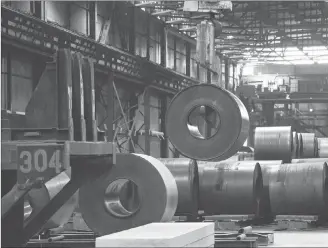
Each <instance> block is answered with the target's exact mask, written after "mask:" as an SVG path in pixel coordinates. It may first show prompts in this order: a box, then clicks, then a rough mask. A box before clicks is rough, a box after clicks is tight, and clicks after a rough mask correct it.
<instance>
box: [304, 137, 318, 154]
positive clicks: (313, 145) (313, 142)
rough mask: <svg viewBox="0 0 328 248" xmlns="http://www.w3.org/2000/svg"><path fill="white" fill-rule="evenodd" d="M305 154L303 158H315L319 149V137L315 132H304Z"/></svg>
mask: <svg viewBox="0 0 328 248" xmlns="http://www.w3.org/2000/svg"><path fill="white" fill-rule="evenodd" d="M302 139H303V156H302V158H315V157H316V153H317V152H316V150H317V139H316V137H315V134H314V133H302Z"/></svg>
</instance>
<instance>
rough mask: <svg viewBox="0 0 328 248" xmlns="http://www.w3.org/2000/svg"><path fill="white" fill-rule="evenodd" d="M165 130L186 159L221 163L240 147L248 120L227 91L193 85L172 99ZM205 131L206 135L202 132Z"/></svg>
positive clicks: (244, 111) (242, 106)
mask: <svg viewBox="0 0 328 248" xmlns="http://www.w3.org/2000/svg"><path fill="white" fill-rule="evenodd" d="M195 96H197V97H195ZM198 117H200V118H202V120H200V119H199V118H198ZM165 127H166V134H167V136H168V138H169V139H170V142H171V143H172V145H173V146H174V147H175V148H176V149H177V150H178V151H179V152H180V153H181V154H182V155H184V156H185V157H188V158H192V159H195V160H215V161H221V160H224V159H227V158H229V157H231V156H232V155H234V154H236V153H237V152H238V150H239V149H240V148H241V147H242V146H243V144H244V142H245V140H246V139H247V136H248V131H249V117H248V113H247V110H246V108H245V106H244V105H243V104H242V102H241V101H240V100H239V99H238V98H237V97H236V96H235V95H234V94H232V93H230V92H229V91H227V90H224V89H222V88H220V87H218V86H215V85H213V84H202V85H193V86H190V87H187V88H186V89H184V90H182V91H180V92H179V93H178V94H177V95H175V97H174V98H173V99H172V101H171V103H170V105H169V107H168V110H167V112H166V123H165ZM204 129H206V132H207V133H208V134H209V135H205V133H206V132H205V133H204V132H202V131H201V130H204ZM208 136H210V137H208ZM222 141H224V142H222Z"/></svg>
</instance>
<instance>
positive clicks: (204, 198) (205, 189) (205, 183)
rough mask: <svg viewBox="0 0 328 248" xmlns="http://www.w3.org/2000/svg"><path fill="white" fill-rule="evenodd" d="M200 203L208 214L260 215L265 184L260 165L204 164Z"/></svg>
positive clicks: (249, 163) (236, 163)
mask: <svg viewBox="0 0 328 248" xmlns="http://www.w3.org/2000/svg"><path fill="white" fill-rule="evenodd" d="M198 164H202V166H203V172H202V175H201V177H202V179H200V181H201V182H202V183H201V185H200V201H201V207H202V210H204V212H205V213H206V214H209V215H216V214H234V215H240V214H258V207H259V200H260V197H261V192H262V187H263V182H262V173H261V167H260V165H259V164H258V163H257V162H253V163H252V162H251V161H247V162H204V161H201V162H200V161H198Z"/></svg>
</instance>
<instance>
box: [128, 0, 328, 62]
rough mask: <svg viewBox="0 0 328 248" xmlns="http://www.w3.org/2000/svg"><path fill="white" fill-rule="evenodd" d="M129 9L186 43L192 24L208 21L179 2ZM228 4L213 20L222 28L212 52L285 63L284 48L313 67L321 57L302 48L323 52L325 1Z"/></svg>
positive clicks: (327, 43)
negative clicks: (166, 27) (155, 19)
mask: <svg viewBox="0 0 328 248" xmlns="http://www.w3.org/2000/svg"><path fill="white" fill-rule="evenodd" d="M134 3H135V6H138V7H140V8H144V9H145V10H147V11H149V12H150V13H151V15H153V16H157V17H159V18H161V19H162V20H164V21H165V22H166V24H167V25H171V26H173V27H176V28H178V29H179V30H180V32H181V33H185V34H187V35H188V36H190V37H196V25H197V23H199V22H200V21H201V20H203V19H204V18H209V15H208V14H207V13H201V12H198V13H197V12H184V11H183V6H184V1H135V2H134ZM232 3H233V7H232V11H231V10H220V11H218V13H215V14H214V19H215V20H217V21H218V22H220V24H221V26H222V27H221V28H222V30H221V34H220V35H219V36H218V37H217V38H216V48H217V51H218V52H220V53H221V54H223V55H224V56H227V57H229V58H230V59H232V60H234V61H239V62H249V61H257V62H259V61H265V62H267V63H269V62H275V61H281V62H287V63H288V62H289V60H288V59H287V57H286V56H285V52H286V49H287V48H289V47H294V48H295V49H296V50H298V51H299V52H300V55H299V56H302V58H304V59H308V60H313V61H315V60H316V59H317V58H319V57H320V56H322V55H311V51H307V50H306V49H305V48H307V47H314V46H322V47H325V48H326V49H328V3H327V2H325V1H290V2H288V1H250V2H246V1H238V2H237V1H236V2H232ZM212 19H213V15H212ZM326 51H327V50H326ZM327 60H328V59H327Z"/></svg>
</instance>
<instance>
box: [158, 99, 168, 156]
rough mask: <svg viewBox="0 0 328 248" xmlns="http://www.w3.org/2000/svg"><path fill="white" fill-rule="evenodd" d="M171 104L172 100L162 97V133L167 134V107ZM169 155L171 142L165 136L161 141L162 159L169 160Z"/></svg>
mask: <svg viewBox="0 0 328 248" xmlns="http://www.w3.org/2000/svg"><path fill="white" fill-rule="evenodd" d="M169 102H170V99H169V97H168V96H167V95H162V96H161V103H160V104H161V114H160V120H161V123H160V125H161V132H163V133H164V134H165V115H166V110H167V106H168V104H169ZM168 155H169V142H168V137H166V136H164V139H161V158H168Z"/></svg>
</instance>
